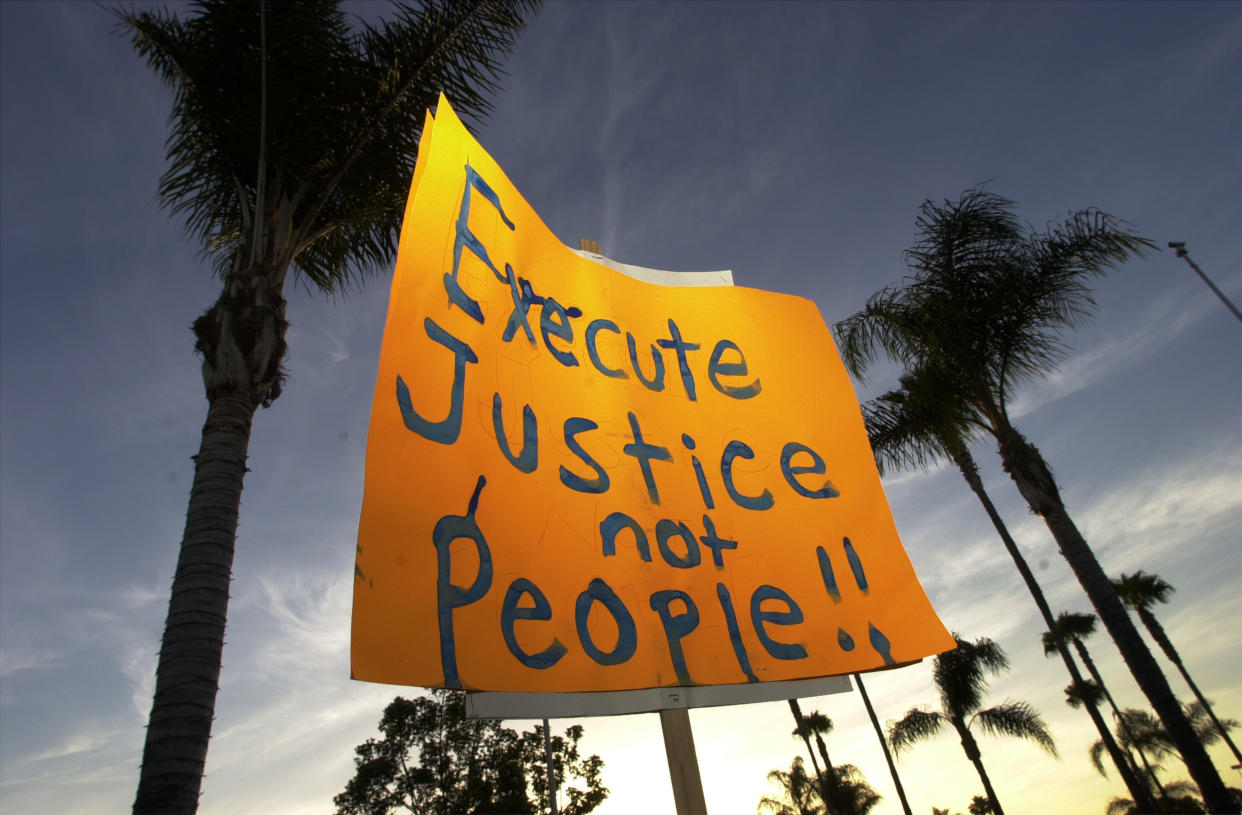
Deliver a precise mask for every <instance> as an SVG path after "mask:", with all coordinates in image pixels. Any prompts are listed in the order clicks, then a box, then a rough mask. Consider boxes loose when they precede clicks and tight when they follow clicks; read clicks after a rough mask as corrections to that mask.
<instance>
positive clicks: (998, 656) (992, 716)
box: [889, 634, 1057, 815]
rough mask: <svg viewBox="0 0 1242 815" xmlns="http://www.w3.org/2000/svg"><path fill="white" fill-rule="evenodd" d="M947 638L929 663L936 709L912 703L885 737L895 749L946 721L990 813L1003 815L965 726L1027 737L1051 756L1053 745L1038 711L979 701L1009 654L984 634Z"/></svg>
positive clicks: (933, 731)
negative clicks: (950, 643) (950, 641)
mask: <svg viewBox="0 0 1242 815" xmlns="http://www.w3.org/2000/svg"><path fill="white" fill-rule="evenodd" d="M953 638H954V640H956V642H957V648H955V649H953V650H952V651H945V652H944V653H943V654H938V655H937V656H936V658H935V660H934V666H933V668H932V681H933V682H934V683H935V685H936V690H937V691H938V692H939V694H940V710H924V709H922V708H912V709H911V710H909V711H908V712H907V713H906V715H905V716H904V717H902V719H901V720H900V721H898V722H895V723H894V724H893V725H892V726H891V727H890V728H889V739H890V741H891V742H892V744H893V750H894V751H896V752H898V753H900V752H901V751H902V750H905V749H908V748H909V747H911V746H913V745H914V744H917V743H918V742H920V741H923V740H925V739H929V738H931V737H932V736H935V735H936V734H937V733H939V732H940V731H941V730H942V729H943V728H944V726H945V725H946V724H947V725H949V726H951V727H952V728H953V729H954V731H956V732H957V735H958V738H959V739H960V740H961V743H962V750H963V751H965V753H966V757H967V758H968V759H970V762H971V763H972V764H974V766H975V770H976V771H977V772H978V773H979V780H980V781H982V782H983V790H984V792H985V793H986V794H987V797H988V803H990V804H991V805H992V811H993V812H994V813H995V815H1004V810H1002V809H1001V805H1000V801H999V800H998V799H997V797H996V790H994V789H993V788H992V780H991V779H990V778H989V777H988V773H987V770H986V769H985V768H984V766H983V757H982V754H981V753H980V751H979V744H978V742H976V741H975V737H974V734H972V733H971V730H970V729H971V727H972V726H973V725H976V724H977V725H979V728H980V729H981V730H982V731H983V732H984V733H988V734H989V735H1000V736H1014V737H1016V738H1021V739H1028V740H1030V741H1033V742H1035V743H1036V744H1038V745H1039V746H1040V747H1042V748H1043V749H1044V750H1047V751H1048V752H1049V753H1051V754H1052V755H1054V756H1055V755H1056V754H1057V749H1056V745H1055V744H1054V743H1053V741H1052V734H1051V733H1049V732H1048V727H1047V725H1045V724H1044V721H1043V719H1042V718H1041V717H1040V715H1039V713H1038V712H1037V711H1036V710H1035V709H1034V708H1032V707H1031V706H1030V705H1028V704H1027V703H1026V702H1020V701H1006V702H1003V703H1002V704H999V705H996V706H995V707H990V708H984V707H983V691H984V689H985V687H986V685H987V676H988V675H989V674H991V675H996V674H999V673H1000V672H1002V671H1005V670H1007V669H1008V668H1009V659H1008V658H1007V657H1006V656H1005V652H1004V651H1003V650H1001V647H1000V646H999V645H997V644H996V643H995V642H993V641H992V640H990V639H988V638H986V637H981V638H979V639H977V640H975V641H973V642H968V641H966V640H963V639H962V638H961V637H959V636H957V635H956V634H955V635H954V637H953Z"/></svg>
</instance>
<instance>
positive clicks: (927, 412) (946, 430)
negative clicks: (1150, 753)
mask: <svg viewBox="0 0 1242 815" xmlns="http://www.w3.org/2000/svg"><path fill="white" fill-rule="evenodd" d="M961 392H962V391H961V388H960V383H956V382H954V376H953V374H952V373H951V372H950V371H948V370H945V369H943V368H936V367H933V366H931V365H926V364H925V365H922V366H920V367H917V368H915V369H914V370H912V371H908V372H906V373H905V374H903V375H902V377H901V380H900V386H899V387H898V388H896V389H894V390H890V391H888V392H887V393H885V394H883V395H882V396H879V397H877V398H876V399H873V400H871V401H870V402H868V403H867V404H866V405H864V406H863V420H864V422H865V424H866V427H867V435H868V437H869V439H870V441H871V449H872V453H873V454H874V456H875V461H876V467H877V468H878V469H879V471H880V472H881V473H884V472H885V471H886V470H888V469H908V468H913V467H918V468H920V469H922V470H926V469H927V468H928V467H929V466H931V465H932V464H934V463H935V462H937V461H942V460H944V459H948V460H950V461H952V462H953V463H954V464H955V465H956V466H957V469H958V472H960V473H961V474H962V478H963V479H965V481H966V484H967V485H968V486H969V487H970V489H971V492H973V493H974V494H975V496H976V497H977V498H978V499H979V503H980V504H982V505H983V509H984V512H986V513H987V515H988V518H989V519H990V520H991V521H992V526H993V528H994V529H996V532H997V534H998V535H999V536H1000V539H1001V543H1002V544H1004V546H1005V551H1007V552H1008V553H1009V557H1010V558H1011V559H1012V560H1013V562H1014V565H1015V566H1016V567H1017V569H1018V573H1019V574H1020V575H1021V576H1022V582H1023V583H1025V584H1026V588H1027V591H1028V592H1029V593H1030V595H1031V599H1033V600H1034V601H1035V606H1036V608H1038V609H1039V613H1040V615H1041V616H1042V617H1043V618H1044V623H1045V624H1046V625H1047V626H1048V627H1049V628H1050V629H1052V628H1054V627H1055V621H1054V620H1053V617H1052V609H1051V608H1050V607H1049V606H1048V601H1047V599H1046V598H1045V597H1044V592H1043V589H1042V588H1041V587H1040V585H1039V582H1038V581H1037V580H1036V579H1035V573H1034V572H1032V571H1031V568H1030V566H1029V565H1028V564H1027V562H1026V557H1025V556H1024V555H1023V554H1022V551H1021V550H1020V549H1019V548H1018V544H1017V543H1016V542H1015V541H1014V539H1013V536H1012V535H1010V534H1009V528H1008V527H1007V526H1006V525H1005V522H1004V521H1003V520H1002V519H1001V517H1000V513H999V512H997V510H996V506H995V505H994V504H993V503H992V499H991V497H990V496H989V495H988V493H987V490H985V489H984V486H983V479H982V478H980V477H979V467H978V465H976V463H975V460H974V457H973V456H972V455H971V454H970V450H969V449H968V447H969V443H970V441H971V440H972V439H973V438H974V437H975V436H976V435H978V434H979V433H980V432H981V431H982V428H981V427H980V426H979V425H978V423H977V422H975V421H974V419H973V416H972V412H971V408H970V406H969V405H968V404H967V403H966V402H965V400H963V399H962V398H961V397H960V395H959V394H960V393H961ZM1054 649H1055V650H1056V651H1057V652H1058V653H1059V654H1060V655H1061V659H1062V661H1063V662H1064V663H1065V668H1066V670H1067V671H1068V672H1069V675H1070V678H1071V679H1072V680H1073V684H1074V685H1078V684H1081V683H1082V682H1083V678H1082V675H1081V674H1080V673H1079V672H1078V666H1077V664H1076V663H1075V662H1074V659H1073V657H1072V656H1070V653H1069V651H1068V650H1067V648H1066V646H1065V645H1064V643H1061V642H1059V641H1057V642H1056V643H1055V646H1054ZM1086 712H1087V715H1088V716H1089V717H1090V718H1091V721H1092V723H1093V724H1094V725H1095V728H1096V730H1097V731H1098V732H1099V734H1100V738H1101V739H1103V740H1104V744H1105V746H1106V748H1107V749H1108V752H1109V756H1110V757H1111V758H1112V760H1113V763H1114V764H1115V765H1116V766H1117V772H1118V774H1120V776H1121V779H1122V782H1123V783H1125V785H1126V789H1128V790H1129V791H1130V795H1131V797H1132V798H1133V799H1134V800H1136V801H1140V802H1143V803H1144V804H1145V805H1148V806H1153V807H1154V802H1153V801H1152V800H1151V799H1150V797H1149V795H1148V793H1147V787H1146V785H1145V784H1142V783H1140V781H1139V779H1138V776H1137V775H1136V774H1135V773H1134V772H1132V770H1131V767H1130V765H1129V762H1128V761H1127V760H1126V757H1125V754H1124V753H1123V752H1122V751H1121V748H1120V747H1118V746H1117V744H1116V742H1115V741H1114V740H1113V737H1112V734H1111V733H1110V732H1109V728H1108V725H1107V724H1106V723H1105V721H1104V718H1103V717H1102V716H1101V715H1100V713H1099V711H1098V710H1096V709H1095V707H1093V706H1090V705H1088V706H1087V709H1086ZM895 777H896V776H895V771H894V778H895Z"/></svg>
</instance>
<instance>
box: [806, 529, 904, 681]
mask: <svg viewBox="0 0 1242 815" xmlns="http://www.w3.org/2000/svg"><path fill="white" fill-rule="evenodd" d="M841 548H842V550H843V552H844V554H845V560H846V562H847V563H849V565H850V572H851V573H852V574H853V576H854V584H855V585H856V586H858V590H859V591H860V592H862V593H863V596H864V597H865V596H866V595H868V594H869V593H870V592H871V587H870V586H869V585H868V584H867V573H866V571H864V570H863V564H862V559H861V558H859V557H858V551H857V550H856V549H855V548H854V544H853V543H851V542H850V539H849V538H842V539H841ZM815 554H816V555H817V556H818V557H819V573H820V576H821V577H822V578H823V579H824V589H825V590H826V591H827V592H828V596H829V597H831V598H832V602H834V603H839V602H841V590H840V589H839V588H838V587H837V576H836V573H835V572H833V570H832V559H831V558H829V557H828V552H827V551H826V550H825V549H824V547H822V546H817V547H816V548H815ZM867 639H868V640H869V641H870V642H871V647H872V648H874V649H875V652H876V653H877V654H879V655H880V657H881V658H882V659H883V660H884V664H885V665H895V664H897V663H896V661H895V660H894V659H893V654H892V643H890V642H889V641H888V637H886V636H884V633H883V632H882V631H880V629H878V628H876V627H875V625H874V624H873V623H871V622H870V621H868V622H867ZM837 645H839V646H840V647H841V650H842V651H853V650H854V638H853V637H851V636H850V633H849V632H848V631H846V630H845V629H844V628H837Z"/></svg>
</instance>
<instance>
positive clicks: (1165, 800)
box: [1104, 781, 1204, 815]
mask: <svg viewBox="0 0 1242 815" xmlns="http://www.w3.org/2000/svg"><path fill="white" fill-rule="evenodd" d="M1194 793H1195V786H1194V784H1191V783H1190V782H1189V781H1173V782H1172V783H1170V784H1168V785H1166V786H1165V792H1162V793H1161V794H1160V795H1159V796H1158V797H1157V799H1156V800H1157V801H1158V802H1159V804H1160V810H1159V811H1160V812H1168V813H1185V815H1195V814H1196V813H1202V812H1203V811H1204V809H1203V805H1202V802H1201V801H1199V799H1197V798H1195V797H1194ZM1147 811H1148V810H1145V809H1143V808H1142V807H1136V806H1135V805H1134V802H1133V801H1131V800H1130V799H1129V798H1114V799H1112V800H1111V801H1109V802H1108V806H1107V807H1106V808H1105V810H1104V812H1105V815H1143V813H1145V812H1147Z"/></svg>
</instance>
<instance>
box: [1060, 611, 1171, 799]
mask: <svg viewBox="0 0 1242 815" xmlns="http://www.w3.org/2000/svg"><path fill="white" fill-rule="evenodd" d="M1095 619H1096V618H1095V615H1094V614H1079V613H1075V612H1072V611H1062V612H1061V613H1060V614H1058V615H1057V619H1056V622H1055V623H1054V625H1053V626H1052V629H1051V630H1049V631H1045V632H1044V633H1043V637H1042V639H1043V643H1044V656H1051V655H1052V654H1054V653H1056V652H1057V651H1058V650H1059V648H1060V647H1063V643H1067V642H1068V643H1071V644H1072V645H1073V646H1074V649H1075V650H1076V651H1077V652H1078V658H1079V659H1081V660H1082V664H1083V665H1084V666H1086V668H1087V673H1089V674H1091V681H1092V684H1091V685H1089V686H1086V685H1084V686H1085V687H1091V688H1093V689H1098V691H1099V694H1098V696H1099V697H1100V698H1103V699H1104V700H1105V701H1107V702H1108V705H1109V707H1111V708H1112V710H1113V716H1114V717H1115V718H1116V721H1117V726H1118V728H1120V729H1121V730H1123V731H1124V730H1126V729H1127V727H1128V726H1127V724H1126V719H1125V717H1124V716H1122V715H1121V709H1120V708H1119V707H1117V702H1116V701H1115V700H1114V699H1113V695H1112V694H1111V693H1109V692H1108V686H1107V685H1105V684H1104V678H1103V677H1102V676H1100V671H1099V669H1098V668H1096V667H1095V661H1094V660H1093V659H1091V652H1090V651H1088V650H1087V644H1086V642H1085V640H1086V639H1087V638H1088V637H1090V636H1091V635H1092V634H1094V633H1095ZM1066 696H1068V697H1069V700H1068V701H1069V703H1070V706H1071V707H1077V705H1076V704H1075V702H1076V701H1082V702H1085V703H1086V706H1087V707H1095V706H1096V704H1097V703H1098V699H1096V698H1093V697H1095V694H1093V693H1090V692H1089V691H1085V690H1083V689H1082V687H1079V686H1076V685H1073V684H1071V685H1070V687H1069V688H1067V689H1066ZM1105 732H1107V731H1105ZM1100 738H1101V739H1104V738H1105V736H1104V734H1101V736H1100ZM1109 739H1110V740H1111V734H1109ZM1114 743H1115V742H1114ZM1132 743H1133V742H1132ZM1138 755H1139V759H1140V760H1141V761H1142V762H1143V767H1144V768H1146V772H1147V775H1148V777H1150V778H1152V779H1153V780H1154V779H1155V777H1156V776H1155V773H1154V772H1153V771H1152V768H1151V765H1150V764H1148V762H1147V756H1146V754H1145V753H1144V752H1143V750H1142V748H1139V749H1138ZM1113 763H1114V764H1115V763H1116V761H1115V760H1114V762H1113ZM1156 787H1157V790H1158V792H1159V793H1160V794H1161V795H1163V794H1164V790H1163V789H1162V788H1160V782H1159V781H1157V782H1156ZM1131 792H1133V791H1131ZM1134 800H1140V801H1141V800H1143V799H1141V798H1138V797H1135V799H1134Z"/></svg>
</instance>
